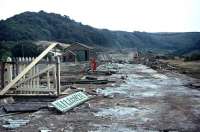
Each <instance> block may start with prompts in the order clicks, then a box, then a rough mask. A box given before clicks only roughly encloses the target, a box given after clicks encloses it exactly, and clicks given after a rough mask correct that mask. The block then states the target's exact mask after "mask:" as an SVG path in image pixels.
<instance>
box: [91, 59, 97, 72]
mask: <svg viewBox="0 0 200 132" xmlns="http://www.w3.org/2000/svg"><path fill="white" fill-rule="evenodd" d="M90 66H91V69H92V71H93V72H94V71H96V69H97V63H96V59H95V58H92V60H91V63H90Z"/></svg>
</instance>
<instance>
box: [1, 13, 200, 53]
mask: <svg viewBox="0 0 200 132" xmlns="http://www.w3.org/2000/svg"><path fill="white" fill-rule="evenodd" d="M27 40H32V41H35V40H50V41H52V40H53V41H59V42H65V43H71V42H81V43H85V44H88V45H98V46H101V47H114V48H121V47H122V48H123V47H126V48H138V49H145V50H157V51H163V50H165V51H173V52H174V51H175V52H177V53H180V51H183V50H185V51H186V52H187V49H190V48H191V47H194V46H195V45H196V44H197V42H198V41H199V40H200V33H199V32H188V33H146V32H123V31H110V30H106V29H96V28H93V27H91V26H88V25H83V24H81V23H78V22H75V21H74V20H72V19H70V18H69V17H68V16H61V15H59V14H54V13H46V12H44V11H40V12H38V13H36V12H24V13H21V14H19V15H15V16H14V17H11V18H8V19H7V20H1V21H0V43H1V47H0V50H1V52H0V54H3V53H4V55H10V54H11V52H10V51H11V48H12V47H13V46H15V45H16V44H17V42H19V41H27ZM11 41H12V43H15V44H13V45H12V44H11ZM29 44H32V43H29ZM29 44H28V43H26V44H25V46H28V45H29ZM19 47H20V46H19V45H18V48H17V47H15V48H14V49H16V50H19V51H20V50H21V49H19ZM12 52H13V55H16V53H14V51H13V50H12ZM24 54H25V53H24ZM180 54H181V53H180ZM21 55H22V54H21ZM34 55H35V54H34Z"/></svg>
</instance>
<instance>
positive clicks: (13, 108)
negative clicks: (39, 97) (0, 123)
mask: <svg viewBox="0 0 200 132" xmlns="http://www.w3.org/2000/svg"><path fill="white" fill-rule="evenodd" d="M3 108H4V110H5V111H6V112H7V113H11V112H34V111H38V110H39V109H42V108H48V104H47V103H46V102H38V103H37V102H34V103H17V104H9V105H4V106H3Z"/></svg>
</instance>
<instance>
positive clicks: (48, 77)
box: [47, 57, 51, 89]
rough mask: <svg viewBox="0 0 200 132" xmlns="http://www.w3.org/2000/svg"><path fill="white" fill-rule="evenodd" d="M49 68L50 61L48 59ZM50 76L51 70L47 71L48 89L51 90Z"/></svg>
mask: <svg viewBox="0 0 200 132" xmlns="http://www.w3.org/2000/svg"><path fill="white" fill-rule="evenodd" d="M47 67H49V59H48V57H47ZM50 83H51V82H50V75H49V70H48V71H47V87H48V89H50V87H51V85H50Z"/></svg>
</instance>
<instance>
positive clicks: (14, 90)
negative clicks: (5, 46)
mask: <svg viewBox="0 0 200 132" xmlns="http://www.w3.org/2000/svg"><path fill="white" fill-rule="evenodd" d="M56 45H57V44H56V43H53V44H51V45H50V46H49V47H48V48H47V49H46V50H44V51H43V52H42V53H41V54H40V55H39V56H38V57H36V58H31V57H28V58H24V57H22V58H13V59H11V58H8V59H7V61H5V62H1V66H0V69H1V78H0V79H1V89H0V96H2V95H28V96H31V95H59V94H60V59H59V57H58V56H57V57H54V58H53V59H48V58H46V59H44V57H45V56H46V55H47V54H48V52H50V51H51V50H52V49H53V48H54V47H55V46H56ZM45 66H46V67H45ZM42 67H45V68H42ZM44 80H45V81H44Z"/></svg>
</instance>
